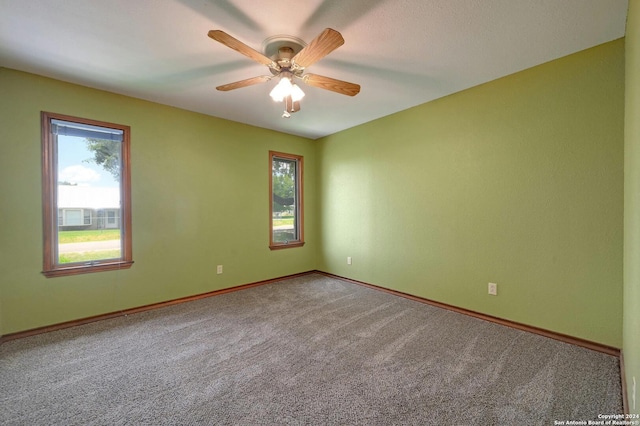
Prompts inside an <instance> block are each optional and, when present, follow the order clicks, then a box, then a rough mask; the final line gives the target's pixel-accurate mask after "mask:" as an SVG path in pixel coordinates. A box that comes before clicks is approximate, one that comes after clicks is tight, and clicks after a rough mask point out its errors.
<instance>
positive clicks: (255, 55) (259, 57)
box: [208, 30, 280, 70]
mask: <svg viewBox="0 0 640 426" xmlns="http://www.w3.org/2000/svg"><path fill="white" fill-rule="evenodd" d="M208 35H209V37H211V38H212V39H214V40H215V41H217V42H220V43H222V44H224V45H225V46H227V47H230V48H232V49H233V50H235V51H237V52H240V53H242V54H243V55H244V56H246V57H248V58H250V59H253V60H254V61H256V62H258V63H261V64H263V65H266V66H268V67H269V68H273V69H276V70H279V69H280V66H279V65H278V64H276V63H275V62H274V61H272V60H271V59H269V58H267V57H266V56H264V55H263V54H262V53H260V52H258V51H257V50H254V49H252V48H251V47H249V46H247V45H246V44H244V43H243V42H241V41H240V40H238V39H236V38H233V37H231V36H230V35H229V34H227V33H225V32H224V31H220V30H211V31H209V33H208Z"/></svg>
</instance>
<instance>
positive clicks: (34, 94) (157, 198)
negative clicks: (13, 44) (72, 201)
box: [0, 68, 317, 334]
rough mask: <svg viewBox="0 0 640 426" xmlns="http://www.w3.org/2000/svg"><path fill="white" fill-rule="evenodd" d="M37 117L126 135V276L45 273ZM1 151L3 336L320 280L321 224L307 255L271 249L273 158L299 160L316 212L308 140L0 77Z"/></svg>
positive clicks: (310, 218) (309, 225)
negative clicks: (298, 278)
mask: <svg viewBox="0 0 640 426" xmlns="http://www.w3.org/2000/svg"><path fill="white" fill-rule="evenodd" d="M42 110H45V111H51V112H57V113H62V114H69V115H73V116H79V117H86V118H91V119H96V120H101V121H107V122H114V123H119V124H125V125H129V126H131V135H132V140H131V163H132V204H133V209H132V212H133V258H134V261H135V264H134V265H133V267H132V268H131V269H129V270H123V271H114V272H103V273H94V274H85V275H77V276H72V277H63V278H49V279H47V278H45V277H44V276H43V275H42V274H41V273H40V272H41V270H42V203H41V172H40V164H41V159H40V155H41V148H40V111H42ZM0 150H1V151H0V200H1V201H0V217H1V218H2V222H3V226H2V230H1V231H0V250H1V252H2V253H1V255H0V277H1V278H0V279H1V284H0V291H1V294H0V297H1V299H0V334H8V333H12V332H17V331H21V330H26V329H31V328H35V327H40V326H44V325H49V324H54V323H59V322H64V321H68V320H72V319H78V318H84V317H89V316H93V315H98V314H102V313H107V312H113V311H118V310H121V309H126V308H131V307H136V306H141V305H146V304H151V303H155V302H160V301H165V300H170V299H175V298H179V297H184V296H189V295H194V294H200V293H205V292H208V291H212V290H217V289H222V288H226V287H231V286H235V285H239V284H245V283H250V282H255V281H259V280H264V279H269V278H274V277H280V276H284V275H289V274H294V273H298V272H303V271H308V270H312V269H315V261H316V251H317V244H316V242H317V238H316V228H317V222H316V218H315V217H314V215H307V216H306V217H305V237H306V241H307V244H306V245H305V246H304V247H303V248H300V249H291V250H278V251H270V250H269V247H268V245H269V231H268V226H269V222H268V217H269V213H268V209H269V198H268V176H269V169H268V163H269V162H268V158H269V157H268V155H269V154H268V153H269V150H277V151H283V152H290V153H294V154H300V155H303V156H304V160H305V163H304V164H305V176H306V177H305V182H304V184H305V203H306V209H308V211H313V210H315V206H314V200H315V199H316V194H315V193H316V190H315V181H314V179H310V178H309V176H314V175H315V174H316V171H315V167H316V164H315V155H314V154H315V152H314V151H315V144H314V143H313V142H312V141H310V140H308V139H305V138H300V137H295V136H290V135H285V134H281V133H277V132H272V131H268V130H264V129H259V128H255V127H250V126H246V125H242V124H238V123H234V122H230V121H226V120H222V119H217V118H212V117H209V116H205V115H200V114H196V113H192V112H187V111H184V110H180V109H176V108H170V107H167V106H162V105H158V104H154V103H151V102H146V101H141V100H137V99H132V98H128V97H125V96H120V95H116V94H113V93H108V92H103V91H99V90H94V89H89V88H86V87H81V86H77V85H72V84H67V83H63V82H60V81H56V80H51V79H47V78H43V77H39V76H35V75H31V74H26V73H22V72H17V71H13V70H9V69H3V68H0ZM218 264H222V265H224V273H223V274H222V275H216V273H215V271H216V265H218Z"/></svg>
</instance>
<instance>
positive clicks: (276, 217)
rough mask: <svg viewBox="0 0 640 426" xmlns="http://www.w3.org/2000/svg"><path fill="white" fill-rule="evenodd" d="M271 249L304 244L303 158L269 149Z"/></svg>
mask: <svg viewBox="0 0 640 426" xmlns="http://www.w3.org/2000/svg"><path fill="white" fill-rule="evenodd" d="M269 162H270V168H271V170H270V172H271V176H270V179H269V191H270V198H271V199H270V207H271V211H270V212H269V214H270V215H271V217H270V223H271V229H270V230H269V232H270V234H271V235H270V241H269V247H270V248H271V249H278V248H285V247H299V246H302V245H304V239H303V229H302V228H303V227H302V217H303V215H302V185H301V182H302V157H301V156H297V155H292V154H284V153H276V152H273V151H271V152H269Z"/></svg>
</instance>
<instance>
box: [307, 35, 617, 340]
mask: <svg viewBox="0 0 640 426" xmlns="http://www.w3.org/2000/svg"><path fill="white" fill-rule="evenodd" d="M623 120H624V42H623V40H622V39H621V40H617V41H614V42H610V43H607V44H604V45H601V46H597V47H594V48H592V49H588V50H586V51H582V52H579V53H576V54H573V55H570V56H567V57H564V58H561V59H558V60H555V61H552V62H549V63H546V64H543V65H540V66H537V67H534V68H531V69H528V70H525V71H523V72H520V73H517V74H513V75H510V76H507V77H505V78H501V79H499V80H496V81H493V82H490V83H487V84H484V85H481V86H478V87H474V88H471V89H469V90H466V91H463V92H459V93H456V94H454V95H451V96H448V97H445V98H441V99H439V100H436V101H433V102H429V103H427V104H423V105H420V106H417V107H414V108H411V109H409V110H406V111H403V112H400V113H397V114H394V115H391V116H388V117H385V118H382V119H379V120H375V121H373V122H370V123H367V124H364V125H361V126H358V127H355V128H351V129H349V130H346V131H343V132H340V133H337V134H334V135H331V136H328V137H325V138H323V139H321V140H319V141H318V143H319V146H318V158H317V161H318V191H319V199H318V209H319V215H320V217H321V218H322V226H321V228H320V239H321V243H320V252H319V259H318V264H319V269H321V270H324V271H328V272H331V273H334V274H337V275H341V276H345V277H349V278H353V279H357V280H361V281H365V282H368V283H372V284H376V285H380V286H383V287H387V288H391V289H394V290H398V291H402V292H406V293H410V294H414V295H418V296H422V297H425V298H429V299H432V300H436V301H440V302H444V303H448V304H452V305H455V306H460V307H464V308H467V309H470V310H473V311H477V312H482V313H485V314H489V315H494V316H497V317H500V318H506V319H509V320H512V321H516V322H520V323H524V324H529V325H533V326H536V327H540V328H544V329H548V330H553V331H556V332H559V333H564V334H568V335H571V336H576V337H580V338H584V339H588V340H591V341H595V342H600V343H603V344H606V345H611V346H614V347H621V344H622V327H621V324H622V274H623V268H622V250H623V147H624V143H623V139H624V137H623V129H624V121H623ZM347 256H351V257H352V258H353V264H352V265H347V262H346V258H347ZM489 282H495V283H497V284H498V296H497V297H495V296H489V295H488V294H487V283H489Z"/></svg>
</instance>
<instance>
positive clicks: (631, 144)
mask: <svg viewBox="0 0 640 426" xmlns="http://www.w3.org/2000/svg"><path fill="white" fill-rule="evenodd" d="M625 64H626V70H625V95H626V96H625V145H624V150H625V163H624V169H625V174H624V322H623V337H624V339H623V340H624V345H623V348H622V350H623V355H624V362H625V373H626V379H627V394H628V396H629V408H630V412H632V413H636V414H639V413H640V400H638V398H640V394H638V389H640V1H639V0H630V1H629V12H628V15H627V34H626V44H625ZM634 377H635V379H636V388H637V389H636V406H635V409H634V407H633V401H632V400H631V398H632V383H633V378H634Z"/></svg>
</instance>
